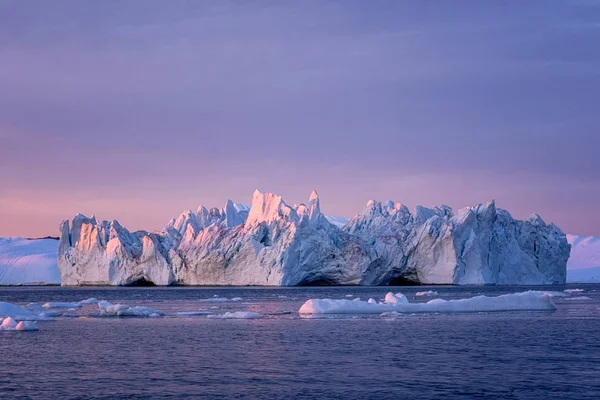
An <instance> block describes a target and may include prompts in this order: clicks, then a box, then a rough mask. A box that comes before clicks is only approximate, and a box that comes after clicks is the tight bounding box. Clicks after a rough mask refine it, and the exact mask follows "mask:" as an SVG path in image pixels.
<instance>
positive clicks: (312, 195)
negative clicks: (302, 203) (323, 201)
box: [308, 189, 319, 202]
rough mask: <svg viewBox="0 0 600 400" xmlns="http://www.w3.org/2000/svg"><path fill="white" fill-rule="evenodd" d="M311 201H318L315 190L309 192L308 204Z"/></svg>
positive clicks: (317, 194)
mask: <svg viewBox="0 0 600 400" xmlns="http://www.w3.org/2000/svg"><path fill="white" fill-rule="evenodd" d="M313 200H316V201H319V193H317V191H316V190H315V189H313V191H312V192H310V197H309V198H308V201H309V202H311V201H313Z"/></svg>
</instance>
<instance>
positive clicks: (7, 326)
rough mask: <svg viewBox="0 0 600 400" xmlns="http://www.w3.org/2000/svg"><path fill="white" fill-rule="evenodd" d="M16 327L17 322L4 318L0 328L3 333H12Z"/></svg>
mask: <svg viewBox="0 0 600 400" xmlns="http://www.w3.org/2000/svg"><path fill="white" fill-rule="evenodd" d="M16 327H17V321H15V320H14V319H12V318H11V317H7V318H4V320H3V321H2V325H0V328H2V329H4V330H5V331H14V330H15V328H16Z"/></svg>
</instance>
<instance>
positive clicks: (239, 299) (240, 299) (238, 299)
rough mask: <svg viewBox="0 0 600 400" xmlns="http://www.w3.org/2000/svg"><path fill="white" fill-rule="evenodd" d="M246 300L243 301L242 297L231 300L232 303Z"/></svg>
mask: <svg viewBox="0 0 600 400" xmlns="http://www.w3.org/2000/svg"><path fill="white" fill-rule="evenodd" d="M242 300H244V299H242V298H241V297H234V298H233V299H231V301H242Z"/></svg>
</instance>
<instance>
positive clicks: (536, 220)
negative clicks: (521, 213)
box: [527, 212, 546, 226]
mask: <svg viewBox="0 0 600 400" xmlns="http://www.w3.org/2000/svg"><path fill="white" fill-rule="evenodd" d="M527 221H528V222H531V223H532V224H533V225H535V226H546V222H545V221H544V220H543V219H542V217H541V216H540V214H538V213H535V212H534V213H533V214H531V215H530V216H529V218H527Z"/></svg>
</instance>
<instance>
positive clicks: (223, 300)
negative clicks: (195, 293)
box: [200, 297, 229, 303]
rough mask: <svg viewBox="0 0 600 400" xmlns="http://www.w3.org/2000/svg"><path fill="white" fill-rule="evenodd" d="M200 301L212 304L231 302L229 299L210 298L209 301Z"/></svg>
mask: <svg viewBox="0 0 600 400" xmlns="http://www.w3.org/2000/svg"><path fill="white" fill-rule="evenodd" d="M200 301H208V302H211V303H224V302H226V301H229V299H228V298H227V297H209V298H208V299H201V300H200Z"/></svg>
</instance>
